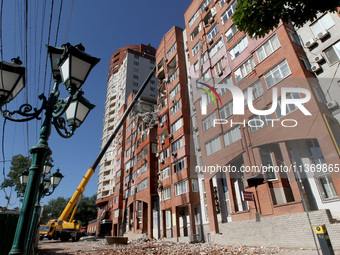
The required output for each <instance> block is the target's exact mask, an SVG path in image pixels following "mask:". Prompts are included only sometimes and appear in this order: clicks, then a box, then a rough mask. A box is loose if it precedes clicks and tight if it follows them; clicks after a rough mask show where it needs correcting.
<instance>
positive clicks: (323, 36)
mask: <svg viewBox="0 0 340 255" xmlns="http://www.w3.org/2000/svg"><path fill="white" fill-rule="evenodd" d="M328 35H329V32H328V31H322V32H320V33H318V35H317V36H318V38H319V39H320V40H322V39H323V38H325V37H326V36H328Z"/></svg>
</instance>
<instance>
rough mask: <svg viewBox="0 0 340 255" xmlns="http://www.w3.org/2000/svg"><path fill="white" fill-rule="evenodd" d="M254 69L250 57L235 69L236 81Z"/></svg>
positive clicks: (252, 60) (253, 62) (252, 59)
mask: <svg viewBox="0 0 340 255" xmlns="http://www.w3.org/2000/svg"><path fill="white" fill-rule="evenodd" d="M254 69H255V61H254V58H253V57H251V58H250V59H248V60H247V61H245V62H244V63H243V64H242V65H241V66H240V67H239V68H237V69H236V70H235V79H236V82H239V81H241V80H242V79H243V78H244V77H246V76H247V75H248V74H250V73H251V72H252V71H253V70H254Z"/></svg>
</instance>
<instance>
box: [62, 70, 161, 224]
mask: <svg viewBox="0 0 340 255" xmlns="http://www.w3.org/2000/svg"><path fill="white" fill-rule="evenodd" d="M155 71H156V67H154V68H153V69H152V70H151V72H150V74H149V75H148V77H147V78H146V79H145V81H144V83H143V84H142V86H141V87H140V89H139V90H138V92H137V94H136V95H135V96H134V98H133V100H132V102H131V103H130V104H129V106H128V107H127V108H126V110H125V112H124V114H123V116H122V118H121V119H120V120H119V122H118V123H117V125H116V126H115V128H114V129H113V132H112V134H111V136H110V137H109V139H108V140H107V142H106V144H105V145H104V147H103V148H102V149H101V151H100V152H99V154H98V156H97V158H96V159H95V161H94V162H93V164H92V166H91V167H90V168H89V169H88V170H87V172H86V173H85V175H84V177H83V179H82V180H81V182H80V184H79V186H78V187H77V189H76V191H75V192H74V194H73V196H72V197H71V199H70V200H69V202H68V204H67V205H66V207H65V209H64V211H63V212H62V213H61V215H60V216H59V218H58V225H61V224H62V222H63V221H64V220H66V219H67V217H68V216H69V214H70V213H71V211H72V209H73V208H74V206H75V205H76V203H77V201H78V199H79V197H80V196H81V195H82V194H83V193H84V190H85V187H86V185H87V183H88V182H89V180H90V178H91V176H92V175H93V173H94V171H95V169H96V167H97V166H98V164H99V162H100V160H101V159H102V158H103V156H104V155H105V153H106V151H107V149H108V148H109V146H110V144H111V143H112V141H113V139H115V137H116V135H117V133H118V131H119V129H120V128H121V126H122V125H123V123H124V121H125V119H126V118H127V117H128V115H129V113H130V111H131V110H132V108H133V107H134V105H135V104H136V102H137V100H138V99H139V97H140V96H141V94H142V93H143V90H144V89H145V87H146V85H147V84H148V83H149V81H150V79H151V78H152V75H153V74H154V73H155Z"/></svg>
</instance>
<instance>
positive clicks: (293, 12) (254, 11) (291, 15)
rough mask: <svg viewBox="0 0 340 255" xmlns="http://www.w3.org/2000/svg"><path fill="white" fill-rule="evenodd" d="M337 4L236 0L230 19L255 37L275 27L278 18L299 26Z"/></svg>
mask: <svg viewBox="0 0 340 255" xmlns="http://www.w3.org/2000/svg"><path fill="white" fill-rule="evenodd" d="M338 6H340V0H336V1H323V2H322V4H320V2H319V1H311V0H296V1H292V0H290V1H287V0H266V1H264V0H238V1H237V7H236V11H235V13H234V15H233V16H232V19H233V21H234V22H235V24H236V26H237V28H238V30H241V31H245V32H247V33H248V35H249V36H255V37H256V38H257V37H264V36H265V34H267V33H268V32H270V30H272V29H274V28H276V27H277V26H278V25H279V23H280V20H282V21H283V22H284V23H288V22H290V21H291V22H293V24H294V25H295V26H297V27H301V26H303V25H304V24H305V23H306V22H307V21H313V20H314V19H315V18H316V15H317V13H318V12H321V13H323V12H327V11H330V12H334V11H336V9H337V7H338Z"/></svg>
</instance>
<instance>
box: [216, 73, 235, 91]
mask: <svg viewBox="0 0 340 255" xmlns="http://www.w3.org/2000/svg"><path fill="white" fill-rule="evenodd" d="M220 84H234V82H233V78H232V77H231V76H230V75H229V76H228V77H226V78H225V79H223V81H221V82H220ZM227 91H228V89H226V88H218V89H217V93H218V94H219V95H220V96H222V95H224V94H225V93H227Z"/></svg>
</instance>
